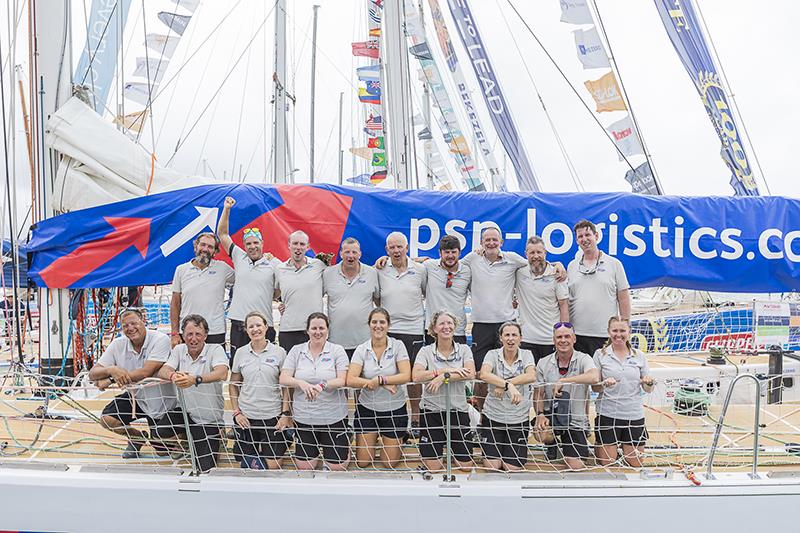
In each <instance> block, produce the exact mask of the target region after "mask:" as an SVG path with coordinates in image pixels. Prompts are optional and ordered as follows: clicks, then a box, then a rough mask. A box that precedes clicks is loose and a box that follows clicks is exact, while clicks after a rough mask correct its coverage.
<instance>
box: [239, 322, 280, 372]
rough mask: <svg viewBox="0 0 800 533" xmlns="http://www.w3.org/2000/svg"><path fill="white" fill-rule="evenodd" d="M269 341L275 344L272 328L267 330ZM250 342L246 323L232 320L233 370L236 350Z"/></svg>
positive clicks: (273, 329)
mask: <svg viewBox="0 0 800 533" xmlns="http://www.w3.org/2000/svg"><path fill="white" fill-rule="evenodd" d="M267 340H268V341H269V342H275V328H273V327H272V326H269V327H268V328H267ZM248 342H250V336H249V335H248V334H247V330H246V329H245V327H244V322H243V321H241V320H233V319H231V353H230V363H231V368H233V356H234V355H236V350H238V349H239V348H241V347H242V346H245V345H246V344H247V343H248Z"/></svg>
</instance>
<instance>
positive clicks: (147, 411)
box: [89, 309, 176, 459]
mask: <svg viewBox="0 0 800 533" xmlns="http://www.w3.org/2000/svg"><path fill="white" fill-rule="evenodd" d="M120 325H121V327H122V334H123V336H121V337H117V338H116V339H114V340H113V341H111V344H109V345H108V348H106V349H105V351H104V352H103V355H101V356H100V359H98V360H97V363H95V365H94V366H93V367H92V369H91V370H90V371H89V379H90V380H91V381H93V382H94V383H95V384H96V385H97V387H98V388H99V389H100V390H105V389H106V388H108V387H109V386H111V384H114V383H115V384H117V385H119V386H121V387H124V386H126V385H131V384H133V383H138V382H139V381H141V380H143V379H146V378H149V377H152V376H154V375H155V374H156V373H157V372H158V370H159V369H160V368H161V365H163V364H164V362H165V361H166V360H167V358H169V353H170V343H169V337H168V336H166V335H165V334H163V333H161V332H158V331H155V330H148V329H147V328H146V326H145V319H144V314H143V313H142V312H141V311H140V310H138V309H126V310H125V311H123V312H122V315H121V316H120ZM175 401H176V399H175V391H174V390H173V389H172V385H169V384H165V385H148V386H147V387H142V388H140V389H138V390H136V391H135V392H133V393H131V392H130V391H126V392H123V393H122V394H120V395H118V396H117V397H115V398H114V399H113V400H112V401H111V402H110V403H109V404H108V405H106V407H105V408H104V409H103V414H102V416H101V417H100V424H102V425H103V427H104V428H106V429H110V430H111V431H113V432H114V433H117V434H119V435H125V436H126V437H128V447H127V448H126V449H125V451H124V452H123V454H122V457H123V458H124V459H135V458H137V457H139V450H140V449H141V447H142V445H143V444H144V443H145V442H146V441H147V434H146V433H143V432H141V431H139V430H137V429H134V428H133V427H131V423H132V422H133V421H134V420H138V419H142V418H143V419H146V420H147V422H148V425H149V426H150V428H151V432H152V433H154V434H155V433H156V428H157V427H158V421H159V420H160V419H161V418H162V417H163V416H164V415H165V414H166V413H167V411H169V410H170V409H173V408H174V407H175ZM154 447H155V449H156V451H157V452H162V451H164V448H163V446H161V445H159V444H155V443H154Z"/></svg>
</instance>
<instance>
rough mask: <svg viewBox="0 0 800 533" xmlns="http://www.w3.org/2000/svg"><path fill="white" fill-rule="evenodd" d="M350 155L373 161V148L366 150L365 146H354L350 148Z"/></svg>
mask: <svg viewBox="0 0 800 533" xmlns="http://www.w3.org/2000/svg"><path fill="white" fill-rule="evenodd" d="M350 153H351V154H353V155H354V156H356V157H360V158H361V159H366V160H367V161H372V148H365V147H363V146H354V147H353V148H350Z"/></svg>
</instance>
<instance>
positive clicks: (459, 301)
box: [422, 260, 472, 335]
mask: <svg viewBox="0 0 800 533" xmlns="http://www.w3.org/2000/svg"><path fill="white" fill-rule="evenodd" d="M422 266H424V267H425V270H426V272H427V275H428V283H427V284H426V285H425V325H426V326H427V325H429V324H430V323H431V318H432V317H433V314H434V313H436V312H437V311H442V310H444V311H449V312H451V313H453V314H454V315H455V316H456V317H457V318H458V327H456V335H465V334H466V327H467V313H466V312H465V311H464V304H465V303H466V301H467V294H468V293H469V290H470V284H471V282H472V270H470V268H469V266H467V265H465V264H464V262H463V261H459V262H458V270H457V271H456V272H455V273H454V274H453V279H452V286H451V287H450V288H448V287H447V274H448V272H447V269H445V268H444V267H443V266H442V264H441V262H439V261H433V260H430V261H425V262H424V263H422Z"/></svg>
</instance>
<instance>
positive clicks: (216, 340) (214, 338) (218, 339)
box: [206, 333, 225, 350]
mask: <svg viewBox="0 0 800 533" xmlns="http://www.w3.org/2000/svg"><path fill="white" fill-rule="evenodd" d="M206 344H219V345H220V346H222V349H223V350H224V349H225V333H214V334H213V335H209V336H208V337H206Z"/></svg>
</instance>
